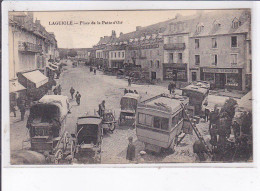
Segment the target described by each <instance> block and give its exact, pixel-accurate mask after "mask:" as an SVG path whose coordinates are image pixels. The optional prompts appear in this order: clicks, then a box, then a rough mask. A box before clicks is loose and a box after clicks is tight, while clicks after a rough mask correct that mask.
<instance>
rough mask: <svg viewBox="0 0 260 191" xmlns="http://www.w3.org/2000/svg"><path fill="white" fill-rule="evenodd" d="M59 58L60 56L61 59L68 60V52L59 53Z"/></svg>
mask: <svg viewBox="0 0 260 191" xmlns="http://www.w3.org/2000/svg"><path fill="white" fill-rule="evenodd" d="M59 56H60V59H67V57H68V53H67V51H66V50H60V51H59Z"/></svg>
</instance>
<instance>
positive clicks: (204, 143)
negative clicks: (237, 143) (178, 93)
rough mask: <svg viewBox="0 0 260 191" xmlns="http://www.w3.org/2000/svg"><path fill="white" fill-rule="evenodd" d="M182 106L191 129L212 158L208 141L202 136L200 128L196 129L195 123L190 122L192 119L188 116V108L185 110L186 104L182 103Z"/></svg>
mask: <svg viewBox="0 0 260 191" xmlns="http://www.w3.org/2000/svg"><path fill="white" fill-rule="evenodd" d="M181 106H182V108H183V111H184V113H185V115H186V116H187V119H188V121H189V123H190V124H191V127H192V129H193V130H194V132H195V134H196V135H197V137H198V138H199V140H200V142H201V143H202V144H203V145H204V146H205V148H206V150H207V155H208V156H211V153H212V151H211V150H210V148H209V146H208V145H207V143H206V141H205V140H204V138H203V136H202V135H201V134H200V132H199V129H198V128H197V127H196V125H194V123H192V121H191V120H190V117H189V115H188V114H187V112H186V108H185V106H184V104H183V103H181Z"/></svg>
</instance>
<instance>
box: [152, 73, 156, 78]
mask: <svg viewBox="0 0 260 191" xmlns="http://www.w3.org/2000/svg"><path fill="white" fill-rule="evenodd" d="M151 79H152V80H155V79H156V72H151Z"/></svg>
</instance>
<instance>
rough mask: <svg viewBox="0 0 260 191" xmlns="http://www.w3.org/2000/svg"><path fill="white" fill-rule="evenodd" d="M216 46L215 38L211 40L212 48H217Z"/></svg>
mask: <svg viewBox="0 0 260 191" xmlns="http://www.w3.org/2000/svg"><path fill="white" fill-rule="evenodd" d="M217 47H218V44H217V39H216V38H212V48H217Z"/></svg>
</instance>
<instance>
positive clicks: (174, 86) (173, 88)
mask: <svg viewBox="0 0 260 191" xmlns="http://www.w3.org/2000/svg"><path fill="white" fill-rule="evenodd" d="M175 89H176V83H175V82H172V93H173V94H174V91H175Z"/></svg>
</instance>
